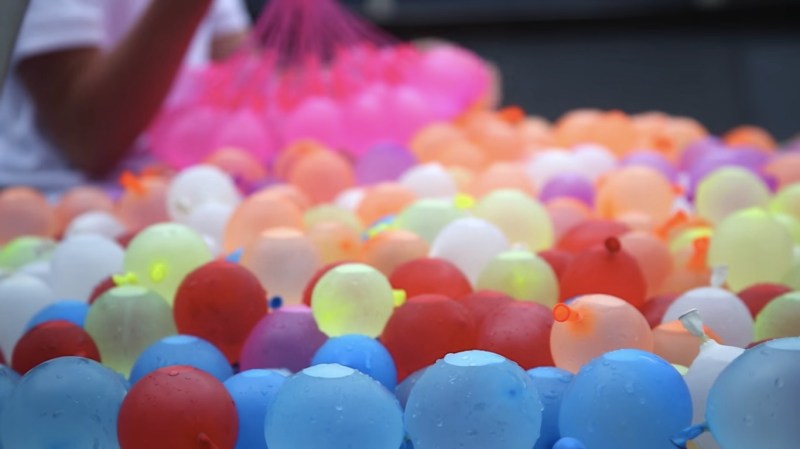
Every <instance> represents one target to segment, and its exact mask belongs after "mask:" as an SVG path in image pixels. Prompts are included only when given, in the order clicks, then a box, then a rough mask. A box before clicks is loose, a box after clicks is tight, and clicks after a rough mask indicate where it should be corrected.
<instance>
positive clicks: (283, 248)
mask: <svg viewBox="0 0 800 449" xmlns="http://www.w3.org/2000/svg"><path fill="white" fill-rule="evenodd" d="M242 264H243V265H244V266H245V267H247V268H248V269H249V270H250V271H252V272H253V274H255V275H256V277H257V278H258V280H259V281H260V282H261V285H262V286H263V287H264V289H265V290H267V291H268V292H269V293H270V294H271V295H275V296H280V297H281V298H282V299H283V301H284V303H285V304H290V305H296V304H300V303H301V302H302V299H303V290H304V289H305V287H306V285H307V284H308V281H309V280H310V279H311V278H312V277H313V276H314V274H315V273H316V272H317V270H318V269H319V268H320V267H321V266H322V264H321V261H320V257H319V253H318V252H317V249H316V248H315V247H314V244H313V243H312V241H311V240H310V239H309V238H308V237H307V236H305V235H304V234H303V233H302V232H300V231H299V230H297V229H292V228H273V229H269V230H266V231H264V232H262V233H261V234H260V235H259V236H258V237H257V238H256V240H254V241H253V242H252V243H251V244H249V245H247V246H246V247H245V250H244V253H243V254H242Z"/></svg>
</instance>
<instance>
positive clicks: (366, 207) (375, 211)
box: [356, 182, 417, 225]
mask: <svg viewBox="0 0 800 449" xmlns="http://www.w3.org/2000/svg"><path fill="white" fill-rule="evenodd" d="M416 199H417V198H416V195H415V194H414V192H412V191H411V190H410V189H409V188H407V187H405V186H402V185H400V184H397V183H389V182H387V183H381V184H378V185H376V186H374V187H371V188H370V189H368V190H367V191H366V193H365V194H364V198H362V199H361V202H360V203H359V205H358V209H357V210H356V213H357V214H358V216H359V217H360V218H361V221H362V222H363V223H366V224H368V225H371V224H372V223H375V222H377V221H378V220H380V219H382V218H384V217H387V216H390V215H395V214H397V213H399V212H401V211H402V210H403V209H405V208H406V207H408V206H410V205H411V204H412V203H413V202H414V201H415V200H416Z"/></svg>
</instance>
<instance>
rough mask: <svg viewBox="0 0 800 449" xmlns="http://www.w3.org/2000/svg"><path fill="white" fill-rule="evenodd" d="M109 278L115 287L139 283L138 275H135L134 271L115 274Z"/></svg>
mask: <svg viewBox="0 0 800 449" xmlns="http://www.w3.org/2000/svg"><path fill="white" fill-rule="evenodd" d="M111 280H112V281H114V285H116V286H117V287H121V286H124V285H135V284H138V283H139V277H138V276H136V273H132V272H130V271H129V272H127V273H125V274H115V275H113V276H112V277H111Z"/></svg>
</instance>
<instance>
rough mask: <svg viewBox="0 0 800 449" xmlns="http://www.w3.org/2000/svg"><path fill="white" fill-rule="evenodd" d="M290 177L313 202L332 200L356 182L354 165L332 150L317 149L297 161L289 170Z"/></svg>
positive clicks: (291, 181) (290, 180)
mask: <svg viewBox="0 0 800 449" xmlns="http://www.w3.org/2000/svg"><path fill="white" fill-rule="evenodd" d="M288 179H289V182H290V183H292V184H293V185H294V186H296V187H297V188H298V189H300V190H301V191H302V192H303V193H305V194H306V195H307V196H308V198H309V199H310V200H311V202H312V203H313V204H319V203H324V202H330V201H332V200H333V199H334V198H336V196H337V195H338V194H339V193H341V192H342V191H344V190H345V189H347V188H350V187H352V186H354V185H355V183H356V177H355V173H354V172H353V167H352V166H351V165H350V163H349V162H347V160H346V159H345V158H344V157H343V156H342V155H341V154H339V153H334V152H332V151H316V152H313V153H311V154H309V155H307V156H305V157H304V158H302V159H301V160H299V161H297V162H296V163H295V164H294V165H293V166H292V168H291V169H290V170H289V178H288Z"/></svg>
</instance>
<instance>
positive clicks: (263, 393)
mask: <svg viewBox="0 0 800 449" xmlns="http://www.w3.org/2000/svg"><path fill="white" fill-rule="evenodd" d="M285 380H286V375H285V374H284V373H283V372H280V371H277V370H266V369H253V370H249V371H243V372H241V373H239V374H237V375H235V376H233V377H231V378H229V379H228V380H226V381H225V388H227V389H228V393H230V394H231V397H232V398H233V402H234V403H235V404H236V411H237V413H238V414H239V437H238V439H237V440H236V449H267V441H266V439H265V438H264V424H265V420H266V416H267V410H269V408H270V407H271V405H272V401H273V400H274V399H275V396H276V395H277V394H278V390H279V389H280V387H281V385H283V382H284V381H285Z"/></svg>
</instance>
